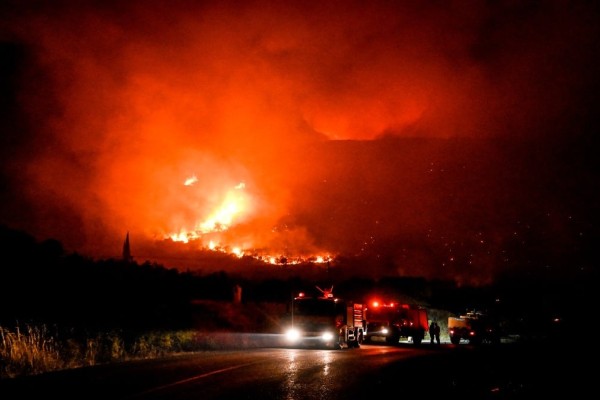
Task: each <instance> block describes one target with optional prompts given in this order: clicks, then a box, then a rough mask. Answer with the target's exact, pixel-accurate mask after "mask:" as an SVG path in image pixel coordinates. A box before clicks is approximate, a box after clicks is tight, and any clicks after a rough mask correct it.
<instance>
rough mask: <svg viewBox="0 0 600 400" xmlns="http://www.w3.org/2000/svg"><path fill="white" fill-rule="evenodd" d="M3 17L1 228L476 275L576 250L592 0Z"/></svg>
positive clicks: (113, 244) (589, 182) (590, 104)
mask: <svg viewBox="0 0 600 400" xmlns="http://www.w3.org/2000/svg"><path fill="white" fill-rule="evenodd" d="M0 11H1V13H2V14H1V15H0V17H1V26H0V28H1V35H2V36H1V39H2V42H1V45H2V58H3V60H4V61H3V62H2V63H3V65H2V75H3V77H2V102H3V109H4V111H3V114H2V116H3V120H4V121H6V123H5V124H3V125H4V127H3V135H2V136H3V138H2V145H3V146H2V147H3V148H2V158H3V162H2V167H3V169H2V171H3V174H2V182H1V183H2V186H3V188H6V190H3V191H4V193H3V194H2V197H1V199H2V205H3V211H2V220H1V221H0V222H3V223H6V224H8V225H11V226H14V227H17V228H22V229H25V230H27V231H29V232H32V233H33V234H35V235H36V236H37V237H40V238H45V237H52V238H56V239H58V240H60V241H61V242H63V243H64V244H65V246H66V248H67V249H69V250H74V251H78V252H81V253H84V254H90V255H92V256H96V257H111V256H118V255H119V254H120V253H119V252H120V249H121V245H122V241H123V239H124V237H125V234H126V232H130V233H131V235H132V239H133V240H132V245H137V246H138V250H139V253H138V254H144V255H147V256H148V258H152V257H154V255H156V254H161V255H164V253H165V252H168V250H166V249H165V248H163V247H164V246H165V244H164V239H166V238H174V239H177V240H182V239H183V238H186V239H187V238H191V237H192V236H193V237H194V238H195V239H197V240H199V241H200V242H201V243H202V245H204V246H206V245H207V244H208V241H209V240H211V241H212V240H214V241H215V243H216V244H217V246H229V247H231V248H233V247H236V248H238V247H239V248H241V249H246V250H248V249H249V250H252V251H256V252H259V251H264V252H265V254H266V253H272V254H285V255H290V256H294V255H303V256H306V255H314V254H331V255H335V254H350V255H363V256H364V255H369V256H371V257H373V258H374V259H377V260H381V263H382V265H383V267H382V269H383V270H386V271H388V272H389V273H392V274H399V275H423V276H426V277H430V278H435V277H440V278H456V279H458V280H462V281H474V282H485V281H489V280H491V279H493V276H494V275H495V274H496V273H498V272H500V271H502V270H503V269H504V268H512V269H519V268H524V269H526V268H530V267H538V266H540V264H543V262H542V261H540V260H541V259H543V260H546V259H548V260H549V259H552V258H553V256H559V257H558V258H561V260H560V261H557V263H567V260H568V259H569V257H571V256H574V257H575V258H579V259H578V260H577V263H578V264H581V263H584V264H585V263H586V262H587V256H588V253H586V251H587V250H586V249H587V247H586V246H588V244H589V241H590V240H591V239H589V238H588V235H589V234H590V233H591V232H595V231H597V226H596V225H595V222H597V221H594V220H591V219H590V218H595V217H596V215H595V210H594V209H589V208H588V207H589V204H590V202H592V201H593V200H594V199H596V196H595V194H594V193H595V189H596V188H597V184H596V183H595V180H596V179H595V178H596V176H595V173H596V171H595V170H594V166H593V165H592V164H590V163H591V155H592V154H593V151H592V150H591V149H590V148H589V146H587V147H586V143H587V141H588V139H589V138H591V137H592V134H593V133H594V129H597V120H596V119H595V117H594V115H595V114H596V112H597V111H598V110H597V102H596V101H597V89H598V77H597V70H598V60H597V53H598V51H597V50H598V48H597V47H598V27H597V25H596V20H597V17H598V8H597V6H595V5H593V4H590V3H588V2H569V3H568V4H566V3H563V2H560V1H557V2H544V3H542V4H533V3H532V4H529V3H525V4H518V3H517V4H515V3H513V2H493V3H488V2H469V3H464V2H443V3H439V2H433V1H432V2H416V3H413V2H385V1H374V2H368V3H363V2H358V1H357V2H348V1H344V2H337V1H333V2H313V1H308V2H301V3H298V4H293V3H288V2H274V1H250V2H235V1H231V2H230V1H218V2H216V1H215V2H213V1H202V2H198V1H164V2H163V1H139V2H138V1H131V2H118V1H114V2H113V1H107V2H95V1H59V2H53V3H52V4H48V5H44V4H40V3H38V2H30V4H28V2H21V1H15V2H10V1H9V2H5V5H3V6H1V8H0ZM590 143H591V141H590ZM581 149H583V150H585V151H586V152H585V153H583V154H580V153H577V152H578V151H580V150H581ZM192 242H193V241H192ZM161 246H162V247H161ZM167 247H168V246H167ZM177 247H178V248H179V246H177ZM546 250H547V251H546ZM132 251H133V253H134V254H135V252H136V250H135V247H134V249H133V250H132ZM184 258H185V257H184ZM174 259H175V258H174ZM554 259H556V258H554ZM177 266H178V267H181V268H186V266H185V265H183V264H179V263H178V264H177ZM579 266H580V267H581V265H579ZM574 268H576V267H575V266H574Z"/></svg>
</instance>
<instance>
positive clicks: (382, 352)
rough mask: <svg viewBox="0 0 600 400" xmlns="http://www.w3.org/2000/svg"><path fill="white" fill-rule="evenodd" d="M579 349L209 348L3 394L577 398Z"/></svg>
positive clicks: (42, 381)
mask: <svg viewBox="0 0 600 400" xmlns="http://www.w3.org/2000/svg"><path fill="white" fill-rule="evenodd" d="M581 351H585V349H581V348H573V347H570V346H568V345H566V344H562V345H554V344H544V345H539V344H501V345H497V346H479V347H473V346H470V345H451V344H442V345H431V344H429V343H426V344H425V343H424V344H422V345H421V346H414V345H412V344H405V345H403V344H400V345H397V346H389V345H362V346H361V348H359V349H344V350H320V349H289V348H277V347H274V348H259V349H248V350H235V351H210V352H201V353H194V354H185V355H178V356H172V357H167V358H165V359H159V360H143V361H131V362H123V363H117V364H111V365H102V366H95V367H88V368H79V369H75V370H68V371H59V372H53V373H48V374H43V375H39V376H33V377H26V378H17V379H8V380H4V381H0V399H2V400H4V399H6V400H9V399H23V398H25V399H29V398H31V399H39V398H52V399H132V400H133V399H169V400H177V399H196V400H211V399H282V400H283V399H285V400H300V399H311V400H312V399H321V400H338V399H373V400H376V399H378V398H381V396H386V397H385V398H395V399H401V398H403V397H406V396H416V397H411V398H414V399H416V398H418V399H419V400H422V399H438V400H442V399H521V398H523V399H525V398H528V399H529V398H544V397H546V396H548V397H552V398H555V397H556V396H557V395H567V396H568V397H567V398H578V397H579V395H583V393H585V392H587V391H589V390H590V389H592V384H591V382H593V381H592V380H591V379H590V378H591V372H586V371H588V370H587V369H586V367H585V366H584V364H583V363H582V362H581V361H580V360H581V358H582V356H585V353H581ZM592 370H593V369H590V370H589V371H592Z"/></svg>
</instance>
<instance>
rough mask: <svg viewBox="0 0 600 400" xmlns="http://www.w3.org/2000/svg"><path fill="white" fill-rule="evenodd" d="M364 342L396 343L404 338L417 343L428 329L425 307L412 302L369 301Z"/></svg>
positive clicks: (419, 342)
mask: <svg viewBox="0 0 600 400" xmlns="http://www.w3.org/2000/svg"><path fill="white" fill-rule="evenodd" d="M366 326H367V331H366V335H365V342H367V343H377V342H384V343H388V344H398V343H399V342H400V340H401V339H406V340H408V341H411V342H412V343H414V344H416V345H419V344H421V342H422V341H423V338H424V337H425V333H426V332H427V330H428V319H427V309H425V308H424V307H421V306H418V305H414V304H399V303H396V302H389V303H380V302H379V301H371V302H369V307H368V309H367V323H366Z"/></svg>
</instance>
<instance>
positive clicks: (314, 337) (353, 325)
mask: <svg viewBox="0 0 600 400" xmlns="http://www.w3.org/2000/svg"><path fill="white" fill-rule="evenodd" d="M317 288H318V287H317ZM319 290H321V293H322V295H321V296H314V297H309V296H306V295H305V294H304V293H300V294H299V295H298V296H296V297H294V299H293V300H292V303H291V308H290V326H289V327H288V328H287V329H286V332H285V335H286V343H287V344H288V345H289V346H298V347H321V348H332V349H342V348H357V347H360V344H361V343H362V341H363V338H364V333H365V332H364V331H365V327H364V311H365V310H364V307H363V305H362V303H356V302H354V301H351V300H344V299H340V298H336V297H334V296H333V287H332V288H331V289H329V290H322V289H320V288H319Z"/></svg>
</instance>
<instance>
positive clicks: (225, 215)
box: [165, 175, 333, 265]
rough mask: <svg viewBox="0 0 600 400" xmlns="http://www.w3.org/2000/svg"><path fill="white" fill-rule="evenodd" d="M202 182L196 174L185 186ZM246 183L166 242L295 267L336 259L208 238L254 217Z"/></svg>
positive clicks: (185, 181)
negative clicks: (280, 252)
mask: <svg viewBox="0 0 600 400" xmlns="http://www.w3.org/2000/svg"><path fill="white" fill-rule="evenodd" d="M196 183H198V178H197V177H196V176H195V175H192V176H190V177H189V178H186V179H185V180H184V183H183V185H184V186H188V187H189V186H192V185H195V184H196ZM245 189H246V184H245V183H244V182H240V183H238V184H237V185H235V186H234V187H233V188H232V189H228V190H227V191H226V192H225V194H224V195H223V196H222V197H221V200H220V201H219V202H217V203H216V204H215V206H214V207H213V208H212V211H211V212H209V213H208V215H207V216H206V217H204V218H203V219H201V220H198V221H196V222H195V223H194V228H193V229H189V230H188V229H185V228H182V229H180V230H179V231H177V232H171V233H168V234H166V235H165V239H171V240H172V241H174V242H183V243H191V242H194V243H200V244H201V245H200V247H201V248H203V249H205V250H211V251H217V252H223V253H227V254H231V255H234V256H236V257H238V258H242V257H253V258H255V259H257V260H260V261H262V262H264V263H267V264H272V265H284V264H285V265H294V264H301V263H303V262H312V263H314V264H324V263H327V262H329V261H331V260H332V258H333V257H332V256H331V255H330V254H315V255H313V254H311V255H308V256H296V257H288V256H282V255H279V256H276V255H272V254H268V251H262V252H257V251H256V250H255V249H252V250H250V249H251V248H252V246H251V244H249V245H247V246H246V247H245V248H246V249H244V246H241V245H239V244H232V243H228V242H227V243H224V242H220V241H216V240H215V239H208V238H207V237H208V236H211V237H212V236H214V234H217V233H222V232H225V231H228V230H229V229H230V228H231V227H233V226H235V225H236V223H238V222H239V221H242V220H244V218H245V217H246V216H247V215H249V214H252V212H253V206H252V204H253V199H252V198H251V196H249V195H248V194H247V193H246V192H245Z"/></svg>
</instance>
